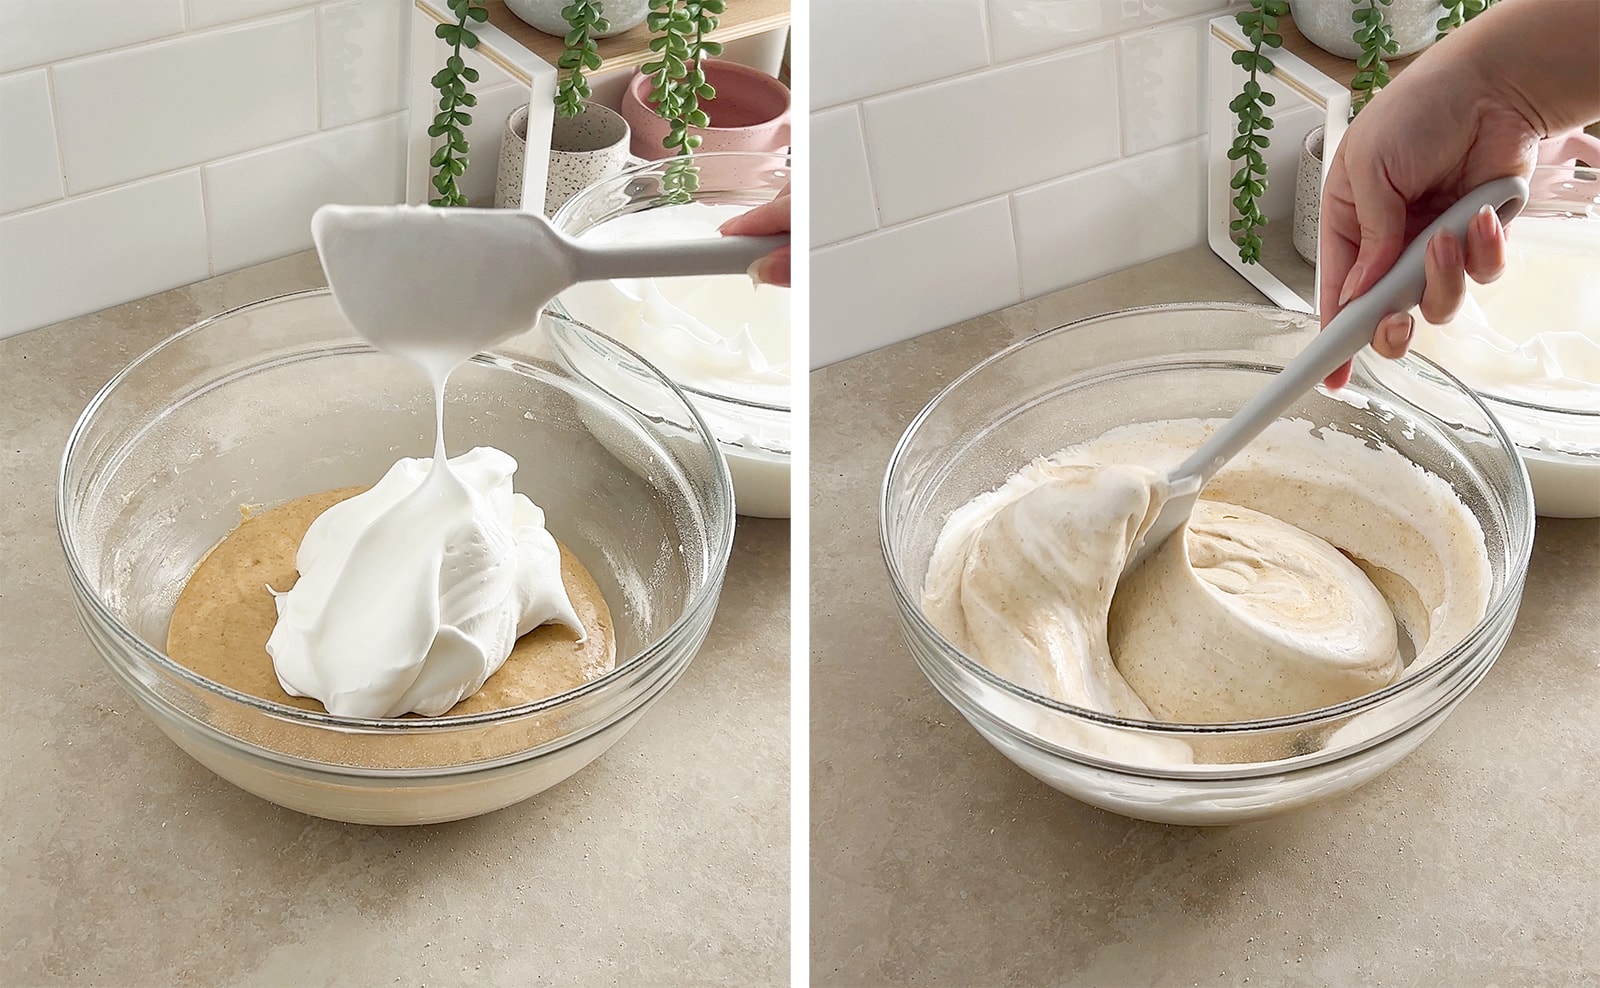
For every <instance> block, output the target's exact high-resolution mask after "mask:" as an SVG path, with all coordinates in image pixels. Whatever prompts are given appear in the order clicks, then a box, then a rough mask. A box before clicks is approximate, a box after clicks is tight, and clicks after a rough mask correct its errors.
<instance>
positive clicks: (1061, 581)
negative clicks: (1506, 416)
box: [880, 304, 1534, 825]
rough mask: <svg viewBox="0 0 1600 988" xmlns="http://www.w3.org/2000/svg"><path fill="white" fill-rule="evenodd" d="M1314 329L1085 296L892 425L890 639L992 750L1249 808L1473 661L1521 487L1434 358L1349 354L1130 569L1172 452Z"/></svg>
mask: <svg viewBox="0 0 1600 988" xmlns="http://www.w3.org/2000/svg"><path fill="white" fill-rule="evenodd" d="M1316 332H1317V327H1316V324H1315V322H1314V321H1313V320H1311V319H1310V318H1309V317H1305V316H1302V315H1299V314H1296V313H1288V312H1283V311H1280V310H1276V309H1269V308H1263V307H1256V306H1243V305H1211V304H1187V305H1170V306H1155V307H1151V308H1145V309H1133V310H1128V311H1124V312H1117V313H1112V314H1109V315H1104V316H1097V317H1094V318H1091V319H1086V320H1083V321H1081V322H1078V323H1074V324H1071V325H1067V326H1062V327H1059V328H1057V329H1054V330H1050V331H1048V332H1045V333H1041V334H1039V335H1037V336H1035V337H1033V338H1031V339H1028V340H1026V341H1023V342H1022V343H1019V344H1017V345H1015V346H1012V347H1010V348H1009V349H1006V350H1003V351H1001V352H1000V353H997V354H995V355H994V356H992V357H990V358H989V359H987V360H985V361H983V362H982V363H980V364H978V365H977V366H976V367H974V368H973V369H972V370H970V371H969V372H967V373H966V374H965V375H964V376H962V377H961V378H959V379H958V380H956V381H955V382H953V383H952V384H950V385H949V386H948V387H946V388H945V389H944V390H943V391H942V392H940V394H939V395H938V396H937V397H936V398H934V400H933V401H932V402H931V403H930V404H929V405H928V406H927V407H926V408H925V409H924V410H923V411H922V413H921V414H920V415H919V416H918V417H917V418H916V420H915V421H914V422H913V423H912V425H911V426H910V428H909V429H908V430H907V431H906V433H905V435H904V436H903V438H902V439H901V441H900V444H899V446H898V447H897V448H896V450H895V452H894V454H893V457H892V458H891V460H890V463H889V466H888V471H887V474H886V477H885V480H884V487H883V495H882V497H883V499H882V505H881V528H880V534H881V540H882V547H883V553H884V558H885V561H886V563H887V566H888V570H889V575H890V582H891V584H892V587H893V592H894V596H895V601H896V606H897V609H898V614H899V617H900V620H901V624H902V627H903V630H904V633H905V637H906V640H907V642H908V644H909V646H910V649H911V653H912V655H913V657H914V659H915V660H916V662H917V663H918V665H919V666H920V667H921V669H922V671H923V672H924V674H926V676H927V677H928V679H929V680H930V681H931V682H932V683H933V685H934V686H935V687H936V688H937V689H938V690H939V692H940V693H941V694H943V696H944V697H945V698H946V699H947V700H948V701H949V702H950V703H951V704H952V705H953V706H954V707H955V708H956V709H957V710H958V711H960V713H961V714H962V715H963V716H964V717H965V718H966V719H967V721H968V722H969V723H971V725H972V726H973V727H974V728H975V729H976V730H977V731H978V732H979V733H980V734H981V735H982V736H983V737H984V738H985V739H986V740H987V741H988V742H989V743H990V744H992V745H994V746H995V747H996V748H997V749H999V750H1000V751H1001V752H1002V753H1003V754H1005V756H1006V757H1007V758H1009V759H1011V760H1012V761H1013V762H1015V763H1016V764H1017V765H1019V766H1021V767H1022V768H1023V769H1025V770H1026V771H1028V772H1030V773H1031V774H1033V775H1034V776H1036V777H1038V778H1039V779H1041V780H1042V781H1044V782H1045V783H1047V784H1049V785H1050V786H1053V787H1054V788H1056V789H1059V790H1061V791H1062V792H1065V793H1067V794H1069V795H1071V796H1073V797H1075V798H1077V799H1080V800H1082V801H1084V802H1087V803H1090V804H1093V805H1095V806H1099V807H1101V808H1104V809H1107V810H1110V811H1112V812H1116V813H1120V814H1123V815H1126V816H1131V817H1137V818H1140V819H1145V820H1152V821H1157V822H1163V823H1175V824H1193V825H1211V824H1226V823H1235V822H1241V821H1245V820H1251V819H1256V818H1260V817H1265V816H1270V815H1273V814H1277V813H1282V812H1285V811H1288V810H1291V809H1294V808H1296V807H1300V806H1305V805H1308V804H1310V803H1313V802H1316V801H1318V800H1322V799H1327V798H1330V797H1333V796H1336V795H1339V794H1341V793H1346V792H1349V791H1350V790H1352V789H1354V788H1356V787H1357V786H1360V785H1361V784H1363V783H1365V782H1366V781H1368V780H1370V779H1372V778H1374V777H1376V776H1377V775H1378V774H1379V773H1381V772H1383V771H1385V770H1387V769H1388V768H1390V767H1391V766H1393V765H1394V764H1395V763H1396V762H1397V761H1399V760H1400V759H1401V758H1403V757H1405V755H1406V754H1408V753H1409V752H1411V751H1413V750H1415V749H1416V748H1417V746H1418V745H1420V744H1422V742H1423V741H1424V740H1426V738H1427V737H1428V736H1429V735H1430V734H1432V733H1433V731H1434V730H1436V729H1437V728H1438V727H1439V725H1440V724H1441V723H1442V722H1443V721H1444V719H1445V718H1446V717H1447V716H1448V715H1449V714H1450V712H1451V711H1452V710H1453V709H1454V708H1455V707H1456V705H1457V704H1459V703H1461V702H1462V701H1463V699H1465V698H1466V696H1467V695H1468V694H1469V693H1470V692H1471V691H1472V689H1473V688H1474V687H1475V686H1476V685H1477V684H1478V683H1479V682H1480V681H1481V680H1482V678H1483V677H1484V676H1485V675H1486V674H1487V673H1488V671H1489V669H1490V667H1491V666H1492V665H1493V664H1494V661H1495V658H1496V657H1497V656H1498V655H1499V653H1500V650H1501V649H1502V648H1503V647H1504V645H1505V642H1506V639H1507V637H1508V636H1509V634H1510V632H1511V626H1512V623H1513V621H1514V620H1515V618H1516V613H1517V607H1518V604H1519V602H1520V600H1521V595H1522V586H1523V579H1524V575H1525V573H1526V570H1527V564H1528V558H1529V554H1530V552H1531V551H1532V546H1533V522H1534V514H1533V507H1532V495H1531V490H1530V487H1529V483H1528V479H1527V474H1526V472H1525V471H1524V469H1523V466H1522V463H1521V461H1520V460H1519V459H1518V457H1517V455H1516V451H1515V447H1514V445H1513V444H1512V442H1511V440H1510V439H1509V437H1508V436H1507V434H1506V432H1505V430H1504V429H1503V428H1502V427H1501V426H1500V424H1499V423H1498V422H1497V421H1496V420H1495V418H1494V417H1493V416H1492V415H1491V414H1490V413H1489V412H1488V411H1487V410H1486V409H1485V407H1484V405H1483V403H1482V402H1481V401H1479V400H1478V399H1477V398H1475V397H1474V396H1473V395H1472V393H1471V392H1470V391H1469V390H1468V389H1466V388H1465V387H1463V386H1462V385H1461V384H1459V383H1458V382H1456V381H1455V380H1454V379H1452V378H1451V377H1450V376H1449V375H1448V374H1446V373H1443V372H1441V371H1437V369H1436V368H1434V369H1431V370H1430V376H1429V377H1428V378H1423V377H1422V376H1420V375H1416V376H1413V378H1412V379H1411V380H1412V381H1413V382H1414V384H1413V387H1412V388H1411V389H1410V391H1409V393H1408V394H1401V393H1399V392H1397V391H1396V390H1393V389H1390V388H1388V387H1386V386H1384V385H1383V384H1382V383H1381V381H1380V380H1379V379H1378V378H1377V377H1376V376H1375V375H1374V373H1373V370H1374V368H1373V365H1374V361H1376V360H1378V359H1381V358H1376V357H1372V358H1370V359H1369V358H1368V357H1367V356H1363V357H1362V358H1360V359H1358V360H1357V362H1356V367H1355V375H1354V377H1353V379H1352V381H1351V384H1350V385H1349V386H1347V387H1346V388H1343V389H1340V390H1338V391H1328V390H1326V389H1323V388H1321V387H1319V388H1317V389H1315V390H1314V391H1313V392H1311V393H1309V394H1307V395H1306V396H1304V397H1303V398H1302V399H1301V400H1300V401H1299V402H1298V403H1297V404H1296V405H1295V406H1294V407H1293V408H1292V409H1291V411H1290V412H1289V414H1287V415H1286V416H1284V417H1283V418H1281V419H1279V420H1278V421H1276V422H1275V423H1273V425H1272V426H1271V427H1269V428H1268V429H1267V430H1266V431H1265V433H1263V434H1262V435H1261V436H1260V437H1259V438H1257V439H1256V440H1254V441H1253V442H1252V443H1251V445H1250V446H1249V447H1247V448H1246V449H1245V450H1244V451H1243V452H1242V453H1241V454H1240V455H1239V456H1237V457H1236V458H1235V459H1233V460H1232V461H1230V462H1229V463H1227V464H1226V465H1225V466H1224V467H1223V468H1222V469H1221V471H1220V472H1218V474H1217V475H1216V477H1215V478H1213V479H1212V480H1211V482H1210V483H1209V484H1208V485H1207V486H1206V487H1205V488H1204V490H1203V491H1202V492H1201V499H1200V501H1199V502H1198V504H1197V506H1196V509H1195V511H1194V514H1193V515H1192V517H1191V518H1190V520H1189V523H1188V525H1187V527H1186V529H1185V530H1183V531H1182V532H1181V537H1180V536H1174V537H1173V538H1171V539H1168V540H1167V541H1166V543H1164V544H1163V545H1162V547H1161V548H1160V550H1159V551H1157V552H1156V553H1155V554H1153V555H1152V556H1150V557H1149V558H1148V559H1147V560H1146V561H1144V562H1143V563H1141V564H1140V565H1139V566H1138V567H1136V568H1135V569H1133V570H1132V571H1131V572H1129V573H1127V574H1125V575H1124V574H1123V572H1122V571H1123V563H1124V561H1125V560H1126V559H1127V558H1128V554H1129V551H1130V548H1131V547H1132V546H1133V545H1134V544H1135V543H1136V541H1137V539H1138V537H1139V534H1140V532H1141V531H1142V527H1141V526H1144V525H1147V524H1148V523H1149V522H1150V520H1151V519H1152V518H1153V517H1154V515H1155V514H1156V513H1157V511H1158V510H1159V505H1160V503H1161V499H1162V497H1163V496H1164V490H1163V487H1162V485H1163V483H1164V476H1165V471H1167V470H1168V469H1170V468H1171V467H1173V466H1175V465H1176V464H1177V463H1179V462H1180V461H1182V460H1183V459H1184V457H1185V456H1187V455H1188V453H1190V452H1192V451H1193V450H1194V448H1195V447H1197V446H1198V445H1200V443H1201V442H1202V441H1203V440H1204V439H1205V438H1206V437H1207V436H1208V435H1210V433H1211V432H1212V431H1213V430H1214V429H1216V428H1217V427H1218V426H1219V425H1220V424H1221V423H1222V422H1223V421H1225V420H1226V419H1227V418H1228V417H1229V416H1231V415H1232V414H1233V413H1234V412H1235V411H1237V410H1238V409H1239V408H1240V407H1241V406H1242V405H1243V404H1244V403H1245V402H1246V401H1247V400H1248V399H1249V398H1250V397H1251V396H1253V395H1254V394H1256V393H1257V392H1258V391H1259V390H1260V389H1261V388H1262V387H1263V386H1264V385H1265V384H1266V383H1267V381H1268V380H1269V378H1270V376H1271V375H1273V374H1275V373H1277V372H1278V371H1279V370H1281V369H1282V367H1283V366H1284V365H1285V364H1286V363H1287V362H1288V361H1289V360H1290V359H1292V358H1293V357H1294V356H1295V354H1297V353H1298V352H1299V351H1300V350H1301V349H1302V348H1303V347H1304V346H1305V344H1306V343H1307V342H1308V341H1309V340H1311V339H1312V338H1313V337H1314V336H1315V334H1316ZM1406 360H1408V361H1413V362H1422V363H1425V359H1424V358H1417V357H1408V358H1406ZM1415 382H1423V383H1415ZM1424 386H1426V387H1429V388H1433V389H1436V390H1437V392H1438V393H1437V394H1434V393H1431V392H1430V393H1429V394H1426V395H1419V394H1417V391H1416V389H1417V388H1421V387H1424ZM1418 398H1423V399H1427V400H1416V399H1418ZM1441 400H1448V401H1449V402H1451V403H1452V412H1451V414H1449V415H1440V414H1436V413H1434V412H1433V411H1431V410H1430V409H1431V408H1432V407H1434V406H1435V405H1436V404H1437V403H1438V401H1441Z"/></svg>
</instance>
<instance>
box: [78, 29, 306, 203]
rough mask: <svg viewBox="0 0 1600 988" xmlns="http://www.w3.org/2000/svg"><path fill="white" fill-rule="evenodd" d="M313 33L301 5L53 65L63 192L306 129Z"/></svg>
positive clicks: (134, 176)
mask: <svg viewBox="0 0 1600 988" xmlns="http://www.w3.org/2000/svg"><path fill="white" fill-rule="evenodd" d="M314 32H315V27H314V15H313V14H312V12H310V11H306V12H303V13H300V14H292V15H288V16H286V17H282V18H274V19H272V20H267V21H253V22H251V23H248V24H243V25H240V26H238V27H235V28H224V29H220V30H215V31H206V32H202V33H199V34H194V35H189V36H186V37H183V38H180V39H177V40H174V41H166V42H161V43H158V44H153V45H146V46H143V47H140V48H135V49H129V50H127V51H120V52H112V53H110V54H107V55H99V56H95V57H93V58H86V59H82V60H80V61H75V62H71V63H68V64H66V65H61V66H57V67H56V68H55V69H54V74H55V87H56V102H57V108H58V113H59V119H60V120H61V128H62V132H61V150H62V156H63V158H64V161H65V165H66V172H67V188H68V191H69V192H72V193H78V192H83V191H86V190H89V189H96V188H101V187H104V186H107V185H113V184H116V183H118V182H127V181H131V180H133V179H137V178H140V177H143V176H145V175H151V174H154V173H157V172H161V171H165V170H168V169H173V168H178V167H181V166H184V165H190V164H196V163H198V162H201V161H205V160H208V159H211V158H217V157H220V156H223V155H228V154H233V153H237V152H240V151H244V150H248V149H250V148H256V147H261V146H263V145H266V144H271V143H274V142H277V141H283V140H287V139H289V138H292V137H297V136H300V135H302V134H307V133H310V132H311V131H313V130H315V129H316V126H317V109H316V57H315V52H316V41H315V33H314Z"/></svg>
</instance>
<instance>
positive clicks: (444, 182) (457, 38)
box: [428, 0, 489, 206]
mask: <svg viewBox="0 0 1600 988" xmlns="http://www.w3.org/2000/svg"><path fill="white" fill-rule="evenodd" d="M483 3H484V0H449V5H450V10H451V12H452V13H454V14H455V15H456V23H454V24H440V25H439V26H438V27H436V28H434V29H433V33H434V35H436V36H437V37H439V38H442V39H444V42H445V43H446V44H448V45H450V49H451V50H450V57H449V58H447V59H445V63H444V68H442V69H440V70H439V71H438V72H435V73H434V75H433V78H432V79H431V80H429V81H430V82H432V83H433V88H434V89H437V90H438V91H439V112H438V113H437V114H435V115H434V118H433V124H432V125H431V126H429V127H428V136H429V137H443V138H444V143H443V144H441V145H440V146H439V150H437V151H435V152H434V153H433V157H432V158H431V159H430V160H429V162H428V163H429V164H430V165H431V166H432V167H433V168H434V169H436V171H435V172H434V175H433V187H434V190H435V191H437V192H438V193H439V194H438V195H437V196H436V197H434V198H432V199H429V200H428V205H430V206H465V205H466V204H467V197H466V196H465V195H463V194H462V193H461V189H460V188H459V187H457V185H456V179H458V178H460V177H461V175H462V174H463V173H465V172H466V170H467V151H468V149H469V145H468V144H467V135H466V132H465V131H464V130H462V128H463V127H466V126H467V125H468V124H470V123H472V114H470V113H468V112H466V111H465V110H463V109H462V107H467V106H476V105H477V104H478V97H476V96H474V95H472V94H471V93H469V92H467V84H468V83H472V82H477V81H478V70H477V69H475V68H472V67H471V66H469V65H467V63H466V62H464V61H462V59H461V49H462V48H476V47H478V36H477V35H476V34H473V33H472V30H471V28H470V27H468V25H469V24H471V23H473V22H477V23H480V24H481V23H483V22H484V21H486V20H488V19H489V11H488V9H487V8H485V7H484V5H483Z"/></svg>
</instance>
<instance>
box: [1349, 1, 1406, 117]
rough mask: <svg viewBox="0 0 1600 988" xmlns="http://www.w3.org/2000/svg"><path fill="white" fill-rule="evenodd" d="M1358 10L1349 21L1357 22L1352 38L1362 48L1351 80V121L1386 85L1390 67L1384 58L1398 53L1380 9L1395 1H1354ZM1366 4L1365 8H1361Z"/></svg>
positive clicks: (1398, 45)
mask: <svg viewBox="0 0 1600 988" xmlns="http://www.w3.org/2000/svg"><path fill="white" fill-rule="evenodd" d="M1353 2H1354V3H1356V4H1357V5H1358V6H1357V8H1356V10H1355V12H1354V13H1352V14H1351V15H1350V19H1351V20H1353V21H1355V22H1356V30H1355V33H1354V34H1353V35H1351V37H1352V38H1354V39H1355V42H1356V44H1358V45H1360V46H1361V54H1360V55H1358V56H1356V74H1355V76H1354V77H1353V78H1351V80H1350V117H1351V119H1354V118H1355V115H1356V114H1358V113H1360V112H1361V110H1362V108H1363V107H1365V106H1366V105H1367V104H1368V103H1370V102H1372V97H1373V96H1376V95H1377V93H1378V90H1380V89H1382V88H1383V87H1384V86H1387V85H1388V84H1389V63H1388V62H1385V61H1384V60H1383V56H1384V55H1393V54H1394V53H1395V52H1397V51H1399V50H1400V43H1399V42H1398V41H1396V40H1394V29H1393V28H1391V27H1390V26H1389V22H1388V20H1387V19H1385V18H1384V16H1383V10H1382V9H1381V8H1380V6H1379V5H1380V4H1381V5H1382V6H1383V7H1387V6H1389V5H1390V4H1392V3H1393V2H1394V0H1353ZM1363 2H1364V3H1365V6H1360V4H1362V3H1363Z"/></svg>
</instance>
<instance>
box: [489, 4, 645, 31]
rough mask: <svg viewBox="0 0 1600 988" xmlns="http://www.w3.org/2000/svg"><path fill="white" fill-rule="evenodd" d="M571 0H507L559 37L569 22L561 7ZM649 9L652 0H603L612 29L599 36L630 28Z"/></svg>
mask: <svg viewBox="0 0 1600 988" xmlns="http://www.w3.org/2000/svg"><path fill="white" fill-rule="evenodd" d="M569 2H571V0H506V9H507V10H509V11H511V12H512V13H513V14H516V15H517V19H518V20H521V21H525V22H526V23H528V24H531V25H533V26H534V27H536V28H538V29H539V30H541V31H543V32H544V33H545V34H553V35H555V36H556V37H558V38H562V37H566V34H567V30H568V28H567V22H566V19H565V18H563V17H562V16H561V9H562V8H563V7H565V6H566V5H567V4H568V3H569ZM649 13H650V2H649V0H600V14H601V16H603V17H604V18H605V19H606V20H607V21H610V22H611V30H609V31H606V32H605V33H603V34H596V35H595V37H597V38H609V37H611V36H612V35H613V34H621V33H622V32H624V31H630V30H632V29H633V28H636V27H638V26H639V25H640V24H643V23H644V19H645V15H647V14H649Z"/></svg>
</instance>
